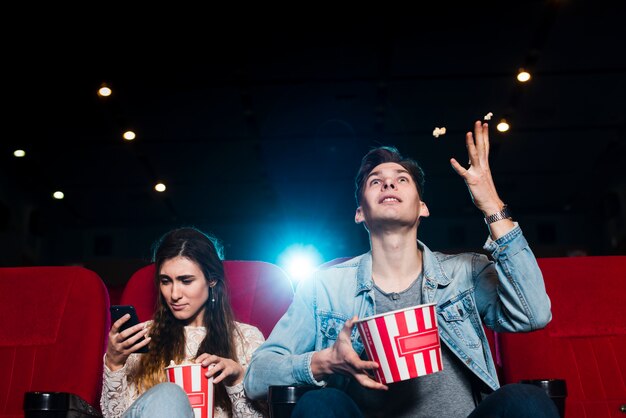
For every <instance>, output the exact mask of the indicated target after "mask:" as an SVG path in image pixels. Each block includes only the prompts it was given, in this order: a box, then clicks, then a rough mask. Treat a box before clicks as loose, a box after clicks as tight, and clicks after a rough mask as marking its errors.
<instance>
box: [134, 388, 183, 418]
mask: <svg viewBox="0 0 626 418" xmlns="http://www.w3.org/2000/svg"><path fill="white" fill-rule="evenodd" d="M143 417H146V418H147V417H150V418H179V417H180V418H194V414H193V409H191V404H190V403H189V398H188V397H187V394H186V393H185V391H184V390H183V389H182V388H181V387H180V386H178V385H176V384H174V383H168V382H165V383H159V384H158V385H156V386H153V387H151V388H150V389H148V391H146V392H145V393H144V394H143V395H141V396H140V397H139V398H137V400H136V401H135V402H133V404H132V405H131V406H130V407H129V408H128V409H127V410H126V412H124V415H123V418H143Z"/></svg>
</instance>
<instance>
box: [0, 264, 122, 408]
mask: <svg viewBox="0 0 626 418" xmlns="http://www.w3.org/2000/svg"><path fill="white" fill-rule="evenodd" d="M109 322H110V314H109V295H108V293H107V290H106V287H105V285H104V283H103V281H102V280H101V279H100V277H99V276H98V275H97V274H96V273H95V272H93V271H91V270H88V269H85V268H82V267H4V268H0V370H1V371H2V378H0V417H3V418H4V417H22V416H23V411H22V406H23V400H24V394H25V393H26V392H32V391H36V392H69V393H74V394H76V395H78V396H80V397H81V398H82V399H84V400H85V401H87V402H88V403H89V404H91V406H93V407H94V408H96V409H98V410H99V402H100V390H101V387H102V367H103V366H102V357H103V355H104V353H105V350H106V343H107V335H108V331H109Z"/></svg>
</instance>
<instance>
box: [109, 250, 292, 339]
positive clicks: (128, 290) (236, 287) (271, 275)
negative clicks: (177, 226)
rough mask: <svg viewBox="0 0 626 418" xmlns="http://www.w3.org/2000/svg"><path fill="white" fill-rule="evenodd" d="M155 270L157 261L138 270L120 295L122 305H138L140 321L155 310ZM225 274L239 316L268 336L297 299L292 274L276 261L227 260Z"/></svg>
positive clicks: (148, 317)
mask: <svg viewBox="0 0 626 418" xmlns="http://www.w3.org/2000/svg"><path fill="white" fill-rule="evenodd" d="M154 273H155V272H154V264H150V265H148V266H145V267H143V268H141V269H139V270H137V271H136V272H135V273H134V274H133V275H132V277H131V278H130V280H129V281H128V283H127V284H126V286H125V288H124V291H123V293H122V296H121V298H120V304H122V305H134V306H135V309H136V311H137V315H138V316H139V320H140V321H146V320H148V319H151V318H152V314H153V312H154V307H155V303H156V297H157V289H156V286H155V284H154ZM224 273H225V275H226V283H227V286H228V289H229V293H230V301H231V304H232V307H233V311H234V313H235V318H236V319H237V320H238V321H240V322H245V323H247V324H251V325H254V326H256V327H257V328H259V329H260V330H261V332H262V333H263V335H264V336H265V338H267V337H268V336H269V334H270V332H271V331H272V329H273V328H274V325H276V322H278V320H279V319H280V317H281V316H282V315H283V314H284V313H285V312H286V311H287V308H288V307H289V304H290V303H291V301H292V299H293V293H294V291H293V286H292V284H291V280H290V279H289V276H287V274H286V273H285V271H284V270H283V269H281V268H280V267H279V266H277V265H275V264H272V263H267V262H264V261H248V260H225V261H224Z"/></svg>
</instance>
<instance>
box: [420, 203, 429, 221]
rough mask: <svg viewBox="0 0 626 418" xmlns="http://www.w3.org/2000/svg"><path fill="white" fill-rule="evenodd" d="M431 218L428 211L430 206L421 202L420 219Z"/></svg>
mask: <svg viewBox="0 0 626 418" xmlns="http://www.w3.org/2000/svg"><path fill="white" fill-rule="evenodd" d="M429 216H430V211H429V210H428V206H426V203H424V202H420V218H428V217H429Z"/></svg>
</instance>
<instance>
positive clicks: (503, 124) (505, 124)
mask: <svg viewBox="0 0 626 418" xmlns="http://www.w3.org/2000/svg"><path fill="white" fill-rule="evenodd" d="M509 128H510V126H509V123H508V122H507V121H506V119H500V123H498V125H497V126H496V129H497V130H499V131H500V132H506V131H508V130H509Z"/></svg>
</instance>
